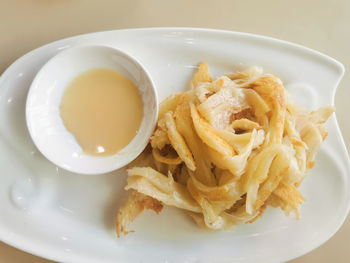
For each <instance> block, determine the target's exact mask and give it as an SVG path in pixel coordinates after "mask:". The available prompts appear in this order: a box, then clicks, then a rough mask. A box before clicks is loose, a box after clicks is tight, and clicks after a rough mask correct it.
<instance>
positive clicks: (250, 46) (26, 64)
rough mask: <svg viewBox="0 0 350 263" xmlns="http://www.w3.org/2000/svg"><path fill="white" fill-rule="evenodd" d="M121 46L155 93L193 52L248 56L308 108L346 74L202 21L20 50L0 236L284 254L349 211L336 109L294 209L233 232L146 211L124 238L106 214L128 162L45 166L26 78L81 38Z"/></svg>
mask: <svg viewBox="0 0 350 263" xmlns="http://www.w3.org/2000/svg"><path fill="white" fill-rule="evenodd" d="M82 43H84V44H102V45H110V46H114V47H116V48H119V49H121V50H123V51H125V52H127V53H129V54H131V55H132V56H134V57H135V58H137V59H138V60H139V61H140V62H141V63H142V64H143V65H144V66H145V68H146V69H147V70H148V71H149V73H150V74H151V76H152V78H153V79H154V82H155V85H156V87H157V90H158V95H159V100H162V99H164V98H165V97H166V96H167V95H169V94H171V93H174V92H177V91H181V90H184V89H185V88H186V84H187V83H188V81H189V79H190V77H191V75H192V74H193V72H194V70H195V68H196V65H198V62H200V61H205V62H207V63H208V65H209V68H210V71H211V73H212V75H214V76H215V75H217V74H220V73H223V72H227V71H232V70H236V69H241V68H244V67H247V66H251V65H259V66H262V67H264V70H265V71H266V72H273V73H275V74H277V75H279V76H280V78H281V79H282V80H283V82H284V84H285V86H286V88H287V89H288V91H289V92H290V93H291V95H292V97H293V99H294V100H295V101H296V102H298V103H299V104H302V105H304V106H307V107H308V108H309V109H313V108H316V107H318V106H321V105H327V104H333V102H334V94H335V90H336V87H337V85H338V83H339V81H340V79H341V78H342V75H343V73H344V69H343V66H342V65H341V64H340V63H338V62H337V61H335V60H333V59H331V58H329V57H327V56H325V55H323V54H320V53H318V52H316V51H312V50H310V49H307V48H304V47H301V46H298V45H294V44H291V43H287V42H284V41H279V40H276V39H271V38H266V37H261V36H256V35H250V34H244V33H235V32H226V31H218V30H205V29H187V28H186V29H185V28H155V29H134V30H118V31H109V32H101V33H94V34H88V35H82V36H77V37H73V38H69V39H64V40H60V41H57V42H54V43H51V44H49V45H46V46H43V47H41V48H39V49H36V50H34V51H32V52H30V53H28V54H27V55H25V56H23V57H22V58H20V59H19V60H17V61H16V62H15V63H14V64H13V65H12V66H11V67H10V68H9V69H8V70H7V71H6V72H5V73H4V74H3V75H2V77H1V79H0V124H1V125H0V167H1V177H0V196H1V197H0V207H1V209H0V239H1V240H2V241H4V242H6V243H8V244H10V245H13V246H16V247H18V248H20V249H23V250H26V251H28V252H31V253H33V254H36V255H40V256H42V257H46V258H50V259H53V260H57V261H61V262H171V263H172V262H281V261H287V260H290V259H292V258H295V257H298V256H300V255H302V254H304V253H307V252H309V251H310V250H312V249H314V248H316V247H317V246H319V245H321V244H322V243H324V242H325V241H327V240H328V239H329V238H330V237H331V236H332V235H333V234H334V233H335V232H336V231H337V230H338V229H339V227H340V226H341V224H342V223H343V221H344V219H345V217H346V215H347V213H348V210H349V193H350V192H349V178H348V177H349V174H350V172H349V170H350V169H349V167H350V166H349V159H348V155H347V152H346V148H345V146H344V143H343V139H342V136H341V134H340V131H339V127H338V124H337V121H336V118H335V116H333V117H332V118H331V119H330V120H329V121H328V130H329V136H328V138H327V140H326V142H325V143H324V145H323V146H322V149H321V150H320V152H319V153H318V155H317V158H316V165H315V167H314V169H313V170H312V172H311V173H310V175H309V176H308V177H307V179H306V180H305V181H304V183H303V184H302V186H301V188H300V189H301V192H302V194H303V195H304V196H305V199H306V202H305V204H304V205H303V207H302V209H301V213H302V218H301V219H300V220H296V219H294V218H289V217H286V216H285V215H284V214H283V213H282V212H281V211H280V210H278V209H273V208H269V209H268V210H267V212H266V213H265V214H264V216H263V217H262V218H261V219H260V220H258V221H257V222H256V223H254V224H248V225H243V226H239V227H237V228H236V230H235V231H233V232H205V231H203V230H200V229H199V228H198V227H196V226H195V225H194V223H193V222H192V221H191V219H190V218H188V217H187V216H186V215H185V214H184V213H182V212H181V211H179V210H177V209H174V208H165V209H164V210H163V211H162V213H160V215H156V214H154V213H153V212H150V211H146V212H144V213H143V214H142V215H141V216H140V217H138V218H137V219H136V221H135V222H134V224H133V226H132V228H133V229H134V230H135V233H131V234H129V235H127V236H126V237H122V238H120V239H117V238H116V235H115V233H114V219H115V215H116V213H117V210H118V208H119V206H120V205H121V204H122V203H123V201H124V199H125V191H124V190H123V187H124V185H125V171H124V170H119V171H116V172H113V173H109V174H103V175H97V176H93V175H92V176H89V177H87V176H82V175H78V174H73V173H69V172H66V171H64V170H61V169H59V168H57V167H55V166H53V165H52V164H51V163H50V162H49V161H48V160H46V159H45V158H44V157H43V156H42V155H41V154H40V153H39V152H38V150H37V149H36V148H35V146H34V144H33V142H32V141H31V139H30V136H29V134H28V131H27V128H26V125H25V100H26V95H27V91H28V88H29V86H30V84H31V81H32V80H33V78H34V76H35V74H36V73H37V71H38V70H39V69H40V67H41V66H42V65H43V64H44V63H45V62H46V61H48V60H49V59H50V58H51V57H52V56H53V55H55V54H57V53H58V52H59V51H60V50H62V49H65V48H68V47H72V46H76V45H79V44H82Z"/></svg>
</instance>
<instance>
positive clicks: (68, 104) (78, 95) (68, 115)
mask: <svg viewBox="0 0 350 263" xmlns="http://www.w3.org/2000/svg"><path fill="white" fill-rule="evenodd" d="M60 113H61V118H62V120H63V123H64V125H65V126H66V128H67V130H68V131H70V132H71V133H72V134H73V135H74V137H75V138H76V140H77V142H78V143H79V145H80V146H81V147H82V149H83V151H84V152H85V153H86V154H88V155H96V156H107V155H113V154H115V153H117V152H118V151H119V150H120V149H122V148H123V147H125V146H126V145H128V144H129V142H130V141H131V140H132V139H133V138H134V137H135V135H136V133H137V131H138V129H139V127H140V124H141V121H142V117H143V103H142V99H141V96H140V93H139V91H138V89H137V87H136V86H135V84H134V83H133V82H132V81H130V80H129V79H128V78H126V77H125V76H123V75H122V74H120V73H118V72H116V71H113V70H110V69H103V68H100V69H93V70H89V71H87V72H84V73H82V74H81V75H79V76H77V77H76V78H75V79H74V80H73V81H72V82H71V83H70V84H69V85H68V86H67V88H66V90H65V91H64V94H63V97H62V102H61V105H60Z"/></svg>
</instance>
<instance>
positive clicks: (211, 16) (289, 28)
mask: <svg viewBox="0 0 350 263" xmlns="http://www.w3.org/2000/svg"><path fill="white" fill-rule="evenodd" d="M349 25H350V1H347V0H338V1H327V0H309V1H303V0H294V1H280V0H265V1H249V0H241V1H237V0H220V1H207V0H192V1H188V0H177V1H164V0H147V1H142V0H130V1H121V0H99V1H96V0H84V1H83V0H1V2H0V34H1V37H0V50H1V51H2V52H0V74H1V73H2V72H3V71H4V70H5V69H6V68H7V67H8V66H9V65H10V64H11V63H12V62H14V61H15V60H16V59H17V58H18V57H20V56H22V55H24V54H25V53H27V52H28V51H30V50H32V49H34V48H37V47H39V46H41V45H44V44H46V43H49V42H52V41H54V40H58V39H61V38H65V37H69V36H74V35H77V34H83V33H89V32H95V31H103V30H112V29H121V28H135V27H160V26H184V27H205V28H218V29H226V30H233V31H241V32H249V33H256V34H261V35H267V36H271V37H276V38H279V39H284V40H287V41H291V42H296V43H299V44H302V45H305V46H307V47H310V48H313V49H316V50H318V51H321V52H323V53H325V54H327V55H329V56H332V57H334V58H335V59H337V60H339V61H340V62H342V63H343V64H344V66H345V68H346V69H349V68H350V51H349V50H350V49H349V47H350V30H349V29H348V26H349ZM348 86H350V75H349V74H345V76H344V78H343V80H342V82H341V83H340V86H339V88H338V90H337V94H336V100H335V105H336V110H337V118H338V121H339V123H340V127H341V130H342V132H343V135H344V139H345V143H346V145H347V148H348V149H349V146H350V119H349V118H348V117H347V110H348V109H349V107H348V100H349V98H350V90H349V88H347V87H348ZM349 240H350V218H348V219H347V220H346V221H345V223H344V225H343V226H342V228H341V229H340V230H339V231H338V232H337V233H336V234H335V235H334V236H333V237H332V238H331V239H330V240H329V241H328V242H326V243H325V244H324V245H322V246H321V247H319V248H317V249H315V250H314V251H312V252H310V253H308V254H307V255H304V256H302V257H300V258H298V259H295V260H293V261H291V262H294V263H297V262H309V263H312V262H317V263H322V262H332V260H333V261H334V258H336V259H337V260H336V261H337V262H350V249H349V248H348V247H349V245H348V244H349ZM340 255H341V256H340ZM0 262H7V263H17V262H27V263H28V262H29V263H30V262H38V263H41V262H46V263H47V262H51V261H48V260H45V259H41V258H38V257H35V256H33V255H30V254H27V253H25V252H22V251H20V250H17V249H15V248H12V247H10V246H8V245H6V244H4V243H1V242H0Z"/></svg>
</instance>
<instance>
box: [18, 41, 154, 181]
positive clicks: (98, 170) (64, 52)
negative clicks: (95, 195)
mask: <svg viewBox="0 0 350 263" xmlns="http://www.w3.org/2000/svg"><path fill="white" fill-rule="evenodd" d="M85 48H102V49H109V51H111V52H116V53H117V54H118V55H121V56H123V57H124V58H126V59H127V60H129V61H132V62H133V63H134V64H136V65H137V66H138V67H139V68H140V69H141V72H143V75H144V76H145V77H146V80H147V82H148V83H149V84H150V85H149V86H150V90H151V96H152V97H153V98H154V104H155V105H152V107H153V106H154V108H155V110H154V113H153V114H152V117H151V120H152V122H151V123H143V121H142V122H141V123H140V127H139V129H141V127H142V125H147V126H150V127H151V128H149V129H148V130H146V131H145V134H143V136H142V137H143V139H142V143H140V144H138V145H141V147H139V150H136V151H134V152H133V153H132V154H130V157H129V158H128V159H127V160H126V161H123V162H115V163H114V165H110V166H108V167H107V168H108V169H107V168H106V166H98V167H96V169H95V170H91V171H88V170H83V171H82V170H80V169H79V168H78V169H77V168H76V167H73V166H70V167H67V166H64V165H62V164H60V163H58V162H57V160H56V159H55V158H52V157H51V156H49V155H48V154H47V151H44V150H43V149H42V148H41V147H39V145H38V143H37V138H36V137H35V136H34V134H33V131H32V128H31V125H30V122H31V120H30V117H29V100H30V98H31V96H32V95H33V93H34V88H33V87H35V86H38V85H39V83H40V79H41V77H42V75H43V74H45V73H46V72H45V70H46V69H47V67H48V66H49V65H51V64H53V63H56V60H58V59H59V58H60V57H61V56H64V55H67V53H70V52H74V51H77V50H81V49H85ZM117 64H118V62H117ZM75 76H77V75H75ZM136 86H137V88H138V89H139V87H138V85H136ZM143 103H144V101H143ZM143 107H144V108H145V107H148V106H147V105H143ZM158 111H159V103H158V93H157V89H156V86H155V83H154V81H153V79H152V77H151V74H150V73H149V72H148V71H147V69H146V68H145V67H144V66H143V65H142V63H141V62H140V61H138V60H137V59H136V58H135V57H134V56H132V55H130V54H128V53H127V52H125V51H123V50H121V49H119V48H115V47H113V46H110V45H104V44H80V45H76V46H73V47H69V48H67V49H64V50H62V51H60V52H59V53H57V54H56V55H54V56H53V57H51V58H50V59H49V60H48V61H47V62H45V64H44V65H43V66H42V67H41V68H40V69H39V70H38V72H37V73H36V75H35V77H34V79H33V81H32V83H31V85H30V87H29V90H28V94H27V97H26V101H25V119H26V126H27V129H28V132H29V135H30V137H31V139H32V141H33V143H34V144H35V147H36V148H37V149H38V150H39V152H40V153H41V154H42V155H43V156H44V157H45V158H46V159H48V160H49V161H50V162H51V163H53V164H54V165H56V166H57V167H59V168H62V169H64V170H67V171H70V172H73V173H78V174H85V175H97V174H104V173H109V172H112V171H115V170H118V169H120V168H122V167H124V166H126V165H127V164H129V163H130V162H132V161H133V160H135V159H136V158H137V156H139V155H140V154H141V152H142V151H143V150H144V149H145V148H146V146H147V144H148V142H149V138H150V137H151V135H152V133H153V131H154V128H155V126H156V123H157V118H158ZM144 118H145V115H144V116H143V117H142V119H144ZM67 132H69V131H67ZM136 136H137V135H135V137H136ZM135 137H134V138H135ZM134 138H133V139H134ZM133 139H132V140H131V141H130V142H129V144H130V143H131V142H132V141H133ZM129 144H127V145H126V146H125V147H127V146H128V145H129ZM125 147H123V148H125ZM121 150H122V149H121ZM117 155H118V152H117V153H115V154H113V155H109V156H101V157H99V156H98V157H96V156H92V155H91V156H89V157H91V158H96V159H97V158H99V159H103V158H108V157H112V156H117Z"/></svg>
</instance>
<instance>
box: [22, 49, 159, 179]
mask: <svg viewBox="0 0 350 263" xmlns="http://www.w3.org/2000/svg"><path fill="white" fill-rule="evenodd" d="M94 68H107V69H112V70H115V71H117V72H119V73H121V74H123V75H124V76H126V77H127V78H129V79H130V80H132V81H133V82H134V83H135V85H136V86H137V87H138V89H139V91H140V94H141V96H142V100H143V114H144V116H143V120H142V122H141V125H140V129H139V131H138V133H137V135H136V136H135V137H134V139H133V140H132V141H131V142H130V143H129V144H128V145H127V146H125V147H124V148H123V149H122V150H120V151H119V152H118V153H116V154H114V155H111V156H103V157H96V156H90V155H87V154H85V153H84V152H83V150H82V148H81V147H80V145H79V144H78V143H77V141H76V140H75V138H74V136H73V135H72V134H71V133H70V132H69V131H68V130H67V129H66V127H65V126H64V124H63V122H62V119H61V116H60V110H59V106H60V103H61V99H62V95H63V92H64V90H65V88H66V87H67V85H68V84H69V82H70V81H71V80H72V79H74V78H75V77H76V76H77V75H79V74H80V73H82V72H85V71H87V70H90V69H94ZM125 114H127V112H126V113H125ZM157 116H158V100H157V93H156V90H155V88H154V84H153V81H152V79H151V77H150V75H149V74H148V73H147V71H146V70H145V69H144V68H143V66H142V65H141V64H140V63H139V62H138V61H137V60H136V59H135V58H133V57H131V56H130V55H127V54H125V53H124V52H122V51H120V50H118V49H115V48H112V47H108V46H98V45H89V46H79V47H73V48H70V49H68V50H65V51H62V52H61V53H59V54H57V55H56V56H54V57H53V58H52V59H50V60H49V61H48V62H47V63H46V64H45V65H44V66H43V67H42V68H41V70H40V71H39V72H38V74H37V75H36V77H35V78H34V80H33V82H32V85H31V87H30V90H29V93H28V97H27V104H26V120H27V126H28V129H29V133H30V135H31V137H32V139H33V141H34V143H35V144H36V146H37V147H38V149H39V151H40V152H41V153H42V154H43V155H44V156H45V157H46V158H47V159H49V160H50V161H51V162H53V163H54V164H56V165H57V166H59V167H61V168H64V169H66V170H69V171H72V172H75V173H80V174H101V173H107V172H110V171H113V170H116V169H118V168H121V167H123V166H125V165H126V164H128V163H129V162H131V161H132V160H134V159H135V158H136V157H137V156H138V155H139V154H140V153H141V152H142V150H143V149H144V148H145V147H146V145H147V143H148V140H149V137H150V136H151V134H152V132H153V130H154V126H155V124H156V120H157Z"/></svg>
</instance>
